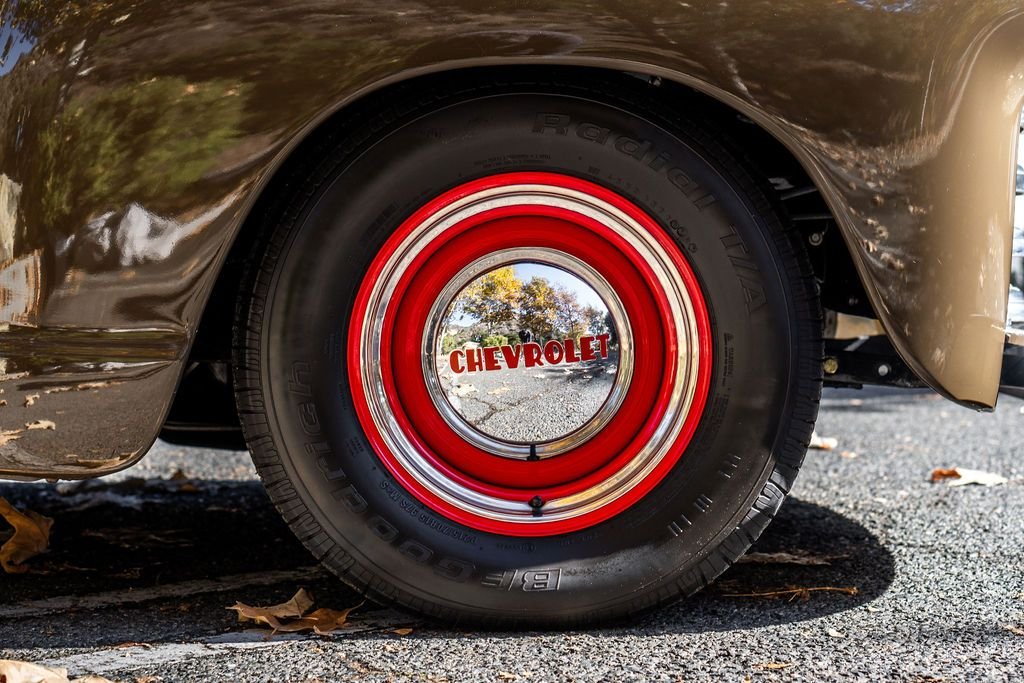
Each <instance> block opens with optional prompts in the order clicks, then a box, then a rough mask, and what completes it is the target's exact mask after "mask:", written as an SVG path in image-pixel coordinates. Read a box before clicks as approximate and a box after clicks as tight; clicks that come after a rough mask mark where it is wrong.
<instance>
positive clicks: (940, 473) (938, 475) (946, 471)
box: [932, 467, 960, 481]
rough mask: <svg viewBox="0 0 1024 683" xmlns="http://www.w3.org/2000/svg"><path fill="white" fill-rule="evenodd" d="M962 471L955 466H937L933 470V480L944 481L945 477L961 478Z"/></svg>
mask: <svg viewBox="0 0 1024 683" xmlns="http://www.w3.org/2000/svg"><path fill="white" fill-rule="evenodd" d="M959 478H960V473H959V472H957V471H956V468H955V467H936V468H935V469H934V470H932V481H943V480H944V479H959Z"/></svg>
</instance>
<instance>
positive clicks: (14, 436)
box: [0, 429, 24, 446]
mask: <svg viewBox="0 0 1024 683" xmlns="http://www.w3.org/2000/svg"><path fill="white" fill-rule="evenodd" d="M22 431H24V430H21V429H10V430H0V446H3V445H4V444H8V443H10V442H12V441H17V440H18V439H20V438H21V433H22Z"/></svg>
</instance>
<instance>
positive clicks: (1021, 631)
mask: <svg viewBox="0 0 1024 683" xmlns="http://www.w3.org/2000/svg"><path fill="white" fill-rule="evenodd" d="M1003 628H1004V629H1006V630H1007V631H1009V632H1010V633H1012V634H1013V635H1015V636H1024V628H1022V627H1020V626H1017V625H1016V624H1007V625H1006V626H1004V627H1003Z"/></svg>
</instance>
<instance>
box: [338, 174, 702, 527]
mask: <svg viewBox="0 0 1024 683" xmlns="http://www.w3.org/2000/svg"><path fill="white" fill-rule="evenodd" d="M496 263H497V264H499V265H497V266H495V265H494V264H496ZM539 265H545V266H550V267H552V268H556V269H557V270H558V271H559V272H562V271H564V272H565V273H566V274H567V277H568V276H572V277H575V278H577V279H579V280H580V281H581V282H584V283H585V284H587V285H591V286H592V287H593V288H594V291H599V292H600V294H599V296H600V301H601V302H602V303H605V304H606V308H607V309H608V311H609V313H608V315H607V317H606V319H607V320H610V321H611V323H610V326H609V327H608V328H607V329H606V334H605V335H604V339H603V340H602V339H598V337H599V336H600V335H597V336H595V335H591V334H590V332H591V330H590V329H589V328H588V329H587V330H585V331H584V333H583V334H580V333H579V330H583V329H584V328H582V326H578V327H574V328H573V329H574V330H576V331H577V332H576V333H575V336H566V338H565V339H563V340H559V339H554V338H551V339H548V340H546V341H545V346H544V347H541V350H537V349H533V348H529V347H531V344H533V342H525V343H518V344H515V343H512V342H509V343H506V344H505V345H503V346H501V347H500V348H499V347H496V346H492V347H486V346H485V347H484V348H482V349H478V348H477V347H475V346H473V347H470V346H469V344H470V343H469V342H467V345H466V348H465V349H455V350H454V351H452V354H453V355H452V356H450V357H451V358H454V359H455V360H454V361H452V365H451V367H452V368H453V369H463V368H462V367H461V366H460V365H459V361H458V359H459V358H464V359H466V362H467V363H468V364H469V365H472V364H473V359H474V358H479V359H482V360H481V363H486V364H487V367H486V368H484V367H481V368H479V369H478V372H483V371H484V370H501V371H502V373H500V374H502V376H507V377H512V378H515V377H516V376H525V375H523V374H522V373H523V372H524V371H523V369H522V368H518V369H517V366H518V364H519V363H523V362H526V361H523V360H519V359H523V358H527V359H529V360H535V361H536V362H537V363H538V364H539V365H538V366H537V367H538V368H540V367H541V366H544V369H543V371H542V372H543V373H547V375H545V376H548V375H552V374H553V373H554V372H555V370H554V369H553V367H554V366H557V365H559V363H560V362H561V360H560V359H562V358H564V359H565V363H566V365H567V366H569V365H572V366H573V367H574V369H580V368H582V372H583V373H584V374H580V373H577V374H578V375H579V376H582V377H585V378H591V376H592V375H593V374H594V373H593V372H592V371H590V370H589V369H588V368H592V367H599V368H608V370H607V372H608V374H611V372H612V370H614V380H610V379H608V378H606V377H605V376H604V375H601V377H600V378H599V379H600V380H602V381H603V382H604V383H602V384H601V386H604V384H609V383H610V384H611V388H610V389H609V394H608V398H606V399H605V400H604V403H602V404H601V405H600V407H599V408H598V409H597V410H596V411H595V412H594V414H593V416H590V415H589V413H588V411H586V410H582V409H581V410H580V411H578V412H579V419H580V420H581V421H582V426H580V427H578V428H574V430H573V431H570V432H567V433H566V435H564V436H561V435H560V436H558V437H557V438H553V439H547V440H545V439H540V438H539V437H535V438H532V439H527V440H526V441H513V440H512V439H506V438H505V435H504V432H502V433H501V435H500V436H499V437H492V435H490V434H489V433H486V432H487V430H484V429H482V428H481V427H480V424H479V421H474V420H475V419H476V418H473V417H472V416H470V415H469V411H466V414H463V413H462V412H460V410H461V408H460V407H456V408H452V405H453V404H452V403H451V401H452V400H454V401H456V403H458V406H461V405H462V403H461V402H460V401H459V399H457V398H456V399H452V395H453V389H452V386H454V387H455V389H459V388H465V387H467V386H469V387H472V385H471V384H467V383H466V382H465V381H464V380H452V381H455V382H458V381H462V382H463V383H462V384H456V385H445V384H444V381H442V380H441V379H439V378H440V377H441V376H444V377H448V375H449V374H451V373H448V370H447V369H445V370H444V371H443V372H442V370H438V368H443V366H444V364H445V363H446V362H447V361H446V359H448V358H449V356H448V355H447V354H446V353H442V340H443V338H444V335H445V334H446V331H447V330H449V329H451V328H449V327H446V326H445V325H447V324H449V323H451V321H452V320H453V319H454V318H453V317H452V316H453V315H454V313H453V312H452V311H453V310H455V309H454V306H455V304H454V301H455V299H454V298H453V292H454V291H460V292H461V291H463V290H464V289H465V288H466V287H468V286H469V285H467V284H466V283H468V282H478V281H479V278H480V277H484V276H486V275H488V274H491V273H494V272H496V270H497V269H498V268H510V269H511V268H520V267H524V266H525V267H531V268H533V267H538V266H539ZM487 268H489V270H485V269H487ZM477 269H479V272H477ZM524 270H525V268H524ZM473 277H475V278H478V279H477V280H470V279H469V278H473ZM531 284H532V281H531ZM459 287H461V288H463V289H461V290H460V289H459ZM524 291H525V290H524ZM459 296H462V295H461V294H460V295H459ZM595 310H596V309H595ZM438 311H441V312H443V313H445V316H446V317H444V318H442V317H440V316H439V315H438ZM609 340H611V341H609ZM710 340H711V334H710V324H709V321H708V314H707V310H706V307H705V304H704V300H703V297H702V295H701V291H700V288H699V285H698V283H697V279H696V277H695V276H694V274H693V272H692V270H691V269H690V267H689V265H688V264H687V262H686V260H685V258H684V257H683V254H682V253H681V251H680V250H679V248H678V247H677V246H676V244H675V242H674V241H673V240H672V239H671V238H670V237H669V236H668V235H667V234H666V233H665V231H664V230H663V229H662V228H661V227H660V226H659V225H658V224H657V223H656V222H655V221H654V220H653V219H651V218H650V217H649V216H647V215H646V213H645V212H643V211H642V210H641V209H639V208H638V207H637V206H635V205H634V204H632V203H631V202H629V201H628V200H626V199H624V198H623V197H621V196H619V195H617V194H615V193H613V192H610V191H609V190H607V189H605V188H602V187H600V186H597V185H595V184H593V183H589V182H586V181H582V180H579V179H575V178H571V177H567V176H563V175H557V174H550V173H512V174H503V175H496V176H491V177H488V178H484V179H481V180H477V181H474V182H470V183H467V184H465V185H462V186H460V187H458V188H455V189H453V190H451V191H449V192H446V193H444V194H443V195H441V196H439V197H437V198H436V199H434V200H433V201H431V202H429V203H428V204H427V205H425V206H424V207H423V208H422V209H420V210H419V211H417V212H416V213H415V214H413V215H412V216H410V217H409V218H408V219H407V220H406V221H404V222H403V223H402V225H401V226H399V228H398V229H397V230H396V231H395V233H394V234H393V235H392V236H391V237H390V238H389V239H388V240H387V242H386V243H385V245H384V247H383V248H382V249H381V250H380V252H379V253H378V254H377V255H376V257H375V258H374V260H373V262H372V263H371V266H370V268H369V271H368V273H367V274H366V276H365V278H364V281H363V283H362V285H361V287H360V290H359V293H358V295H357V299H356V305H355V307H354V310H353V313H352V319H351V325H350V333H349V337H348V361H349V378H350V381H351V386H352V392H353V399H354V405H355V408H356V411H357V414H358V417H359V420H360V424H361V425H362V427H363V429H364V430H365V432H366V435H367V437H368V438H369V441H370V443H371V444H372V446H373V448H374V451H375V453H376V455H377V456H378V457H379V458H380V459H381V461H382V462H383V463H384V465H385V467H387V469H388V470H389V472H390V473H391V474H392V475H393V476H394V477H395V478H396V479H397V480H398V481H399V482H400V483H401V484H402V486H404V487H405V488H407V489H408V490H409V491H410V492H411V493H413V494H414V495H415V496H416V497H417V498H418V499H419V500H420V501H422V502H423V503H424V504H425V505H427V506H429V507H430V508H432V509H433V510H435V511H436V512H438V513H440V514H442V515H444V516H445V517H448V518H449V519H452V520H454V521H456V522H459V523H461V524H464V525H466V526H469V527H472V528H475V529H479V530H481V531H487V532H492V533H499V534H505V535H513V536H542V535H552V534H560V533H567V532H571V531H576V530H579V529H583V528H586V527H589V526H592V525H594V524H598V523H600V522H602V521H605V520H607V519H609V518H611V517H613V516H615V515H617V514H619V513H621V512H622V511H624V510H625V509H627V508H628V507H629V506H631V505H633V504H634V503H636V502H637V501H638V500H640V499H641V498H643V497H644V496H645V495H646V494H647V493H649V492H650V491H651V489H653V488H654V487H655V486H656V485H657V484H658V483H659V482H660V481H661V480H662V479H663V478H664V477H665V475H666V474H667V473H668V472H669V471H671V470H672V468H673V467H674V466H675V465H676V463H677V462H678V461H679V459H680V457H682V455H683V453H684V451H685V450H686V447H687V445H688V444H689V442H690V440H691V438H692V436H693V433H694V431H695V430H696V427H697V424H698V422H699V420H700V416H701V415H702V413H703V408H704V404H705V400H706V396H707V392H708V386H709V382H710V374H711V342H710ZM609 347H614V349H613V350H612V351H609ZM598 348H600V351H599V350H597V349H598ZM588 350H589V352H590V355H591V361H590V362H583V361H579V358H580V353H586V352H587V351H588ZM542 351H543V352H544V353H545V354H546V355H544V356H541V355H539V354H540V353H541V352H542ZM574 353H575V356H574V355H573V354H574ZM460 354H462V355H460ZM545 358H546V359H547V362H545V360H544V359H545ZM594 358H596V361H595V360H593V359H594ZM573 359H576V361H579V362H574V363H570V361H571V360H573ZM613 360H614V362H612V361H613ZM472 371H473V370H472V368H465V372H472ZM559 371H561V372H565V373H570V370H569V369H568V367H567V368H566V369H561V370H559ZM516 372H519V373H520V375H516V374H515V373H516ZM586 372H591V374H590V375H587V374H585V373H586ZM446 373H447V374H446ZM533 376H534V377H540V376H542V375H538V374H534V375H533ZM480 377H483V375H480ZM545 381H546V380H545ZM568 384H571V382H569V380H565V381H564V382H563V384H561V385H559V386H560V387H561V386H568ZM584 384H586V383H584ZM590 384H594V385H596V384H595V383H593V382H590ZM590 384H586V386H590ZM513 385H514V387H515V386H517V385H515V383H514V382H513ZM500 390H501V389H499V390H497V391H500ZM494 393H496V392H494ZM591 393H593V392H591ZM588 399H590V402H591V403H594V401H593V400H592V398H591V397H590V396H589V394H588ZM481 402H482V401H481ZM527 405H528V406H530V405H531V404H530V403H529V402H527ZM515 410H517V411H519V412H518V413H516V414H517V415H521V414H522V412H523V410H524V408H523V407H522V406H521V405H520V406H516V408H515ZM499 412H500V411H499ZM512 413H513V410H512V408H508V409H507V410H506V411H505V413H504V414H500V415H499V416H498V417H499V418H500V419H501V420H504V421H505V422H508V420H507V419H506V414H507V415H512ZM574 419H575V418H574ZM549 421H550V420H549ZM484 424H488V423H487V422H484ZM545 424H546V423H545ZM563 429H564V427H563ZM556 431H557V430H556ZM481 432H485V433H481ZM478 437H479V438H478ZM506 442H507V444H506ZM526 452H529V453H531V454H533V455H530V456H525V455H523V456H521V455H520V454H522V453H526ZM539 452H541V453H543V454H544V457H538V456H537V455H536V454H537V453H539Z"/></svg>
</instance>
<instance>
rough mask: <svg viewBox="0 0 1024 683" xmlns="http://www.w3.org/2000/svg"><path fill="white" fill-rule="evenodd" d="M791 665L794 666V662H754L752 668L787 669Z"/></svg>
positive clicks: (765, 669) (767, 669) (764, 669)
mask: <svg viewBox="0 0 1024 683" xmlns="http://www.w3.org/2000/svg"><path fill="white" fill-rule="evenodd" d="M791 666H796V662H762V663H761V664H755V665H754V668H755V669H761V670H763V671H779V670H780V669H788V668H789V667H791Z"/></svg>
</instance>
